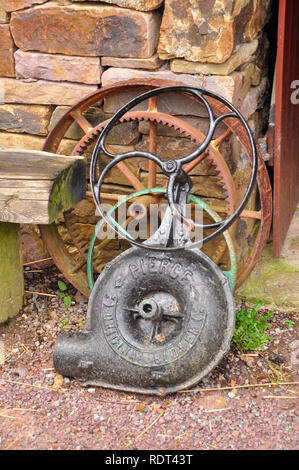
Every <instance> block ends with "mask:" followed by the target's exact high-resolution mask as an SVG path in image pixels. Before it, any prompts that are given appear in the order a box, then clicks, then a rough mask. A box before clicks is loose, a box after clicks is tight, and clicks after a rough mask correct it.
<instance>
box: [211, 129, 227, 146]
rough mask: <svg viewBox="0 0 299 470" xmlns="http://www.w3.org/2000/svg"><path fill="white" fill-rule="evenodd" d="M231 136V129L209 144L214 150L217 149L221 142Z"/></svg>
mask: <svg viewBox="0 0 299 470" xmlns="http://www.w3.org/2000/svg"><path fill="white" fill-rule="evenodd" d="M231 134H232V130H231V129H227V130H226V131H225V132H223V134H221V135H220V136H219V137H217V139H214V140H212V142H211V144H210V145H212V146H213V147H214V148H216V149H217V148H218V147H219V146H220V145H221V144H222V142H224V141H225V140H226V139H227V138H228V137H229V136H230V135H231Z"/></svg>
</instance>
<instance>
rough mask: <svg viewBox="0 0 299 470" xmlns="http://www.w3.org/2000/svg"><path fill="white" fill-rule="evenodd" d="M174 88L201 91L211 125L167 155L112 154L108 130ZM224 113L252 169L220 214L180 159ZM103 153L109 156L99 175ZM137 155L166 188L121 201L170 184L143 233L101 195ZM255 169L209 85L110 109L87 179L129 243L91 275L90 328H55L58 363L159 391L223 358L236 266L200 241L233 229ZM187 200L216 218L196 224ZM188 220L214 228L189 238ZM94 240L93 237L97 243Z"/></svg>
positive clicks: (106, 380) (188, 160) (251, 145)
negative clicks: (229, 267)
mask: <svg viewBox="0 0 299 470" xmlns="http://www.w3.org/2000/svg"><path fill="white" fill-rule="evenodd" d="M176 91H178V92H180V93H185V94H186V95H189V96H192V97H193V99H196V100H198V101H199V102H200V103H201V104H202V105H203V106H204V107H205V109H206V111H207V114H208V117H209V129H208V132H207V135H206V137H205V139H204V140H203V141H202V142H201V144H200V145H199V146H198V148H197V149H196V150H195V151H193V152H192V153H190V154H189V155H186V156H184V157H181V158H174V159H171V160H168V161H165V160H163V159H162V158H160V157H158V156H157V155H156V154H154V153H152V152H145V151H136V150H134V151H129V152H126V153H122V154H117V155H116V154H113V153H111V152H110V150H108V148H107V146H106V143H105V140H106V138H107V135H108V133H109V132H110V131H111V129H112V128H113V127H114V126H115V125H116V124H117V123H118V122H120V120H121V118H123V116H124V115H127V113H129V111H130V110H131V109H132V108H133V107H134V106H136V105H138V104H140V103H142V102H143V101H144V100H147V99H153V98H155V97H158V96H159V95H161V94H164V93H168V92H176ZM215 102H220V103H221V104H223V105H225V109H227V110H228V111H227V112H225V113H223V114H221V115H218V116H216V114H215V113H214V111H213V109H212V104H213V103H215ZM224 119H229V120H230V121H231V122H232V121H235V120H237V121H238V125H241V126H243V128H244V129H245V132H246V134H247V137H248V149H249V150H250V152H249V153H250V158H251V163H252V171H251V176H250V180H249V184H248V187H247V189H246V191H245V193H244V196H243V199H242V201H241V203H240V204H239V206H238V207H237V208H236V209H235V210H234V211H233V212H232V213H231V214H230V215H229V216H228V217H226V218H224V219H223V220H221V219H220V218H219V216H217V214H215V213H213V211H212V210H211V209H210V208H209V207H208V206H207V205H206V207H204V203H203V202H202V201H200V199H199V198H198V197H196V196H194V195H192V194H190V190H191V186H192V183H191V179H190V177H189V176H188V174H187V173H186V171H184V165H190V164H192V163H193V162H196V161H198V159H200V158H203V156H204V154H205V152H206V150H207V148H208V146H209V144H210V142H211V140H212V138H213V135H214V132H215V129H216V127H217V125H218V124H219V123H220V122H221V121H223V120H224ZM103 154H104V155H105V156H106V157H108V159H109V160H110V161H109V163H108V164H107V165H106V167H105V168H104V170H103V171H102V172H101V174H100V176H99V177H98V176H97V168H98V163H99V159H100V158H102V157H101V155H103ZM138 158H144V159H147V160H148V161H149V164H150V165H152V164H155V165H156V166H157V167H158V168H159V169H160V171H161V172H162V173H163V174H164V175H166V176H167V178H168V185H167V189H164V188H157V187H153V188H149V189H147V190H143V191H139V192H136V193H134V194H133V195H131V196H128V197H124V198H123V200H121V201H120V202H119V203H118V205H119V204H121V203H124V202H127V201H129V200H130V199H135V198H136V197H137V196H140V195H144V194H151V195H155V194H158V193H161V192H164V193H166V195H167V201H168V207H167V209H166V212H165V215H164V217H163V220H162V222H161V224H160V226H159V228H158V229H157V231H156V232H155V233H154V234H153V235H152V236H150V237H149V238H148V239H147V240H146V241H144V242H140V241H137V240H136V239H133V238H132V237H131V236H130V234H129V233H128V232H126V230H124V228H123V227H122V226H120V225H119V224H118V223H117V222H116V220H115V219H114V218H113V217H112V214H113V212H114V211H115V208H116V206H115V207H114V208H113V209H112V210H109V211H105V210H104V207H103V204H102V200H101V195H102V185H103V182H104V179H105V177H106V176H107V174H108V173H109V172H110V171H111V169H112V168H114V167H115V166H116V165H118V164H119V163H120V162H124V161H127V160H130V159H138ZM185 168H186V167H185ZM257 171H258V159H257V150H256V146H255V142H254V139H253V136H252V133H251V131H250V128H249V126H248V124H247V123H246V121H245V119H244V118H243V116H242V115H241V114H240V113H239V112H238V110H237V109H236V108H235V107H233V106H232V105H231V104H230V103H229V102H228V101H227V100H225V99H224V98H222V97H220V96H218V95H215V94H213V93H211V92H208V91H206V90H203V89H199V88H194V87H186V86H169V87H163V88H156V89H154V90H150V91H148V92H146V93H143V94H141V95H140V96H138V97H137V98H134V99H133V100H131V101H130V102H129V103H128V104H127V105H125V106H123V107H122V108H121V109H120V110H119V111H118V112H117V113H116V114H115V115H114V116H113V118H112V119H111V120H110V121H109V122H108V124H107V125H106V127H105V128H104V130H103V131H102V133H101V134H100V137H99V139H98V141H97V143H96V146H95V148H94V151H93V155H92V161H91V166H90V179H91V185H92V192H93V197H94V200H95V202H96V205H97V208H98V211H99V213H100V215H101V217H102V221H101V223H106V224H107V226H109V227H111V228H112V229H113V230H115V231H116V233H117V234H118V235H119V236H120V237H121V238H124V239H126V240H127V241H128V242H129V243H130V244H131V245H133V247H132V248H129V249H128V250H126V251H125V252H123V253H121V254H120V255H119V256H117V257H116V258H115V259H114V260H113V261H112V262H110V263H108V264H107V265H106V267H105V269H104V270H103V271H102V273H101V274H100V276H99V277H98V279H97V281H96V283H95V285H94V286H93V285H91V287H93V290H92V293H91V296H90V299H89V305H88V313H87V325H86V328H85V330H84V331H82V332H81V333H79V334H71V335H68V334H62V335H59V337H58V339H57V343H56V347H55V350H54V365H55V368H56V370H57V371H58V372H59V373H61V374H62V375H66V376H70V377H78V378H82V379H84V380H85V381H86V382H87V384H92V385H98V386H103V387H109V388H115V389H121V390H125V391H134V392H141V393H152V394H160V395H163V394H167V393H172V392H175V391H177V390H180V389H184V388H187V387H190V386H192V385H194V384H195V383H197V382H198V381H199V380H200V379H201V378H203V377H204V376H205V375H206V374H207V373H208V372H210V371H211V370H212V369H213V368H214V367H215V366H216V365H217V364H218V363H219V361H220V360H221V359H222V357H223V356H224V354H225V353H226V352H227V350H228V349H229V346H230V341H231V338H232V334H233V330H234V320H235V311H234V300H233V293H232V287H233V285H234V281H235V273H233V272H230V273H224V272H223V271H221V269H220V268H219V267H218V266H217V265H216V264H215V263H214V262H213V261H212V260H211V259H210V258H209V257H208V256H207V255H205V254H204V253H202V252H201V251H200V249H199V248H198V247H199V246H201V245H202V243H206V242H207V241H210V240H212V239H214V238H215V237H217V236H219V235H220V234H222V233H226V234H227V229H228V228H229V227H230V226H231V225H232V224H233V222H234V221H235V220H236V219H237V218H238V217H239V216H240V214H241V212H242V211H243V209H244V207H245V205H246V203H247V202H248V199H249V197H250V195H251V193H252V190H253V188H254V184H255V180H256V175H257ZM190 201H193V202H195V203H196V204H200V205H201V206H202V207H204V209H205V210H207V211H208V212H209V213H210V215H211V216H212V218H213V219H214V222H213V223H210V224H200V223H198V222H195V221H194V220H191V219H190V218H188V217H187V215H186V205H187V203H188V202H190ZM191 227H193V228H194V227H197V228H199V229H205V230H206V229H208V230H209V234H208V235H206V236H204V237H203V238H202V239H200V240H197V241H195V242H192V241H191V239H190V237H189V232H190V228H191ZM227 243H229V238H227ZM92 249H93V245H92V244H91V248H90V252H91V253H92ZM89 262H91V257H90V259H89ZM89 267H90V263H89Z"/></svg>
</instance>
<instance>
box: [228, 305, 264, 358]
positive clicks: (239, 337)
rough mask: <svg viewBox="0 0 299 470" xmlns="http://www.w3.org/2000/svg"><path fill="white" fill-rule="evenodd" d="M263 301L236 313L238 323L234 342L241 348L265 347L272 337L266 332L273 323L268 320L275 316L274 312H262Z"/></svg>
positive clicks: (251, 349)
mask: <svg viewBox="0 0 299 470" xmlns="http://www.w3.org/2000/svg"><path fill="white" fill-rule="evenodd" d="M261 305H262V302H261V301H259V302H257V303H256V304H255V305H254V306H253V308H252V310H247V308H246V307H245V308H244V309H242V310H240V311H239V312H237V313H236V325H235V331H234V335H233V342H234V343H235V345H236V346H237V347H238V348H239V349H243V350H246V351H249V350H250V351H256V350H260V349H263V345H264V344H266V343H268V342H269V341H270V340H271V339H272V337H271V336H269V335H266V334H265V333H264V332H265V330H266V329H267V328H270V327H271V326H272V325H271V323H268V322H267V320H269V318H271V317H272V316H273V312H269V313H260V312H259V309H260V307H261Z"/></svg>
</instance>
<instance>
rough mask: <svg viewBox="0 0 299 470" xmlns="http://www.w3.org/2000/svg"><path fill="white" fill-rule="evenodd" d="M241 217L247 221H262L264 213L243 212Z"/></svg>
mask: <svg viewBox="0 0 299 470" xmlns="http://www.w3.org/2000/svg"><path fill="white" fill-rule="evenodd" d="M240 217H245V218H246V219H257V220H262V213H261V211H243V212H241V215H240Z"/></svg>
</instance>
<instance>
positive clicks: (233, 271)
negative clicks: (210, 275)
mask: <svg viewBox="0 0 299 470" xmlns="http://www.w3.org/2000/svg"><path fill="white" fill-rule="evenodd" d="M149 193H153V194H161V193H164V194H165V193H166V188H148V189H143V190H141V191H136V192H135V193H132V194H130V195H129V196H127V197H125V198H123V199H120V200H119V201H118V203H117V204H115V205H114V206H113V207H112V208H111V209H109V210H108V211H107V214H106V215H107V217H109V219H110V220H111V222H112V223H113V225H114V226H115V227H117V229H118V230H119V231H120V232H121V233H123V234H124V235H125V236H127V237H128V238H132V236H131V235H130V234H129V233H128V232H127V231H126V230H125V229H124V228H123V227H122V226H121V225H119V224H118V223H117V222H116V220H115V219H114V218H113V217H111V214H113V213H114V212H115V211H116V210H117V209H118V207H119V206H120V205H121V204H124V203H125V202H128V201H130V200H131V199H134V198H135V197H138V196H144V195H146V194H149ZM190 201H192V202H194V203H195V204H198V205H199V206H201V207H202V208H203V209H204V210H205V211H206V212H207V213H208V214H209V215H210V216H211V217H212V219H213V220H214V221H215V222H219V221H220V220H221V217H220V216H219V215H218V214H217V212H215V211H214V210H213V209H211V207H210V206H209V205H208V204H206V203H205V202H204V201H202V200H201V199H200V198H199V197H197V196H194V195H193V194H189V196H188V202H190ZM105 223H106V222H105V220H104V219H101V220H100V221H99V222H98V223H97V225H96V228H95V231H94V234H93V236H92V238H91V241H90V244H89V249H88V256H87V277H88V284H89V287H90V289H91V290H92V289H93V287H94V280H93V267H92V262H93V252H94V246H95V242H96V238H97V235H98V233H99V231H100V229H101V228H102V227H103V226H104V225H105ZM223 236H224V238H225V241H226V244H227V246H228V251H229V257H230V270H229V271H223V274H225V276H227V277H228V279H229V282H230V288H231V290H232V291H234V289H235V283H236V277H237V260H236V253H235V250H234V244H233V240H232V237H231V236H230V234H229V232H228V231H227V230H226V231H225V232H223Z"/></svg>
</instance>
